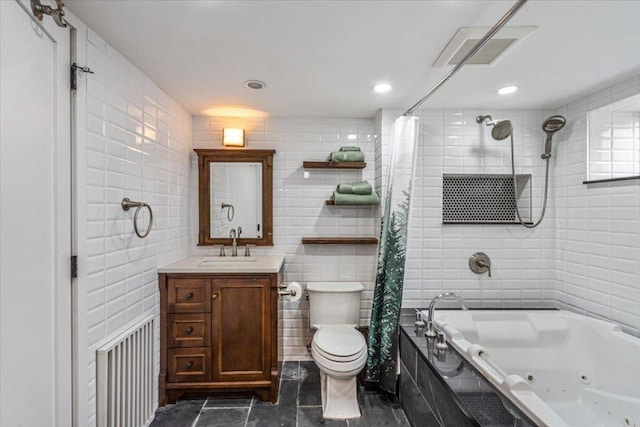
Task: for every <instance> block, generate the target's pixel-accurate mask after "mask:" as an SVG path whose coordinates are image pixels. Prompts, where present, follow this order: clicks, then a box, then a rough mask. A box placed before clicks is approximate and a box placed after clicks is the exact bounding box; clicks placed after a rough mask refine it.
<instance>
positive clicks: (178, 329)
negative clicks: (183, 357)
mask: <svg viewBox="0 0 640 427" xmlns="http://www.w3.org/2000/svg"><path fill="white" fill-rule="evenodd" d="M210 325H211V314H209V313H197V314H169V315H168V325H167V327H168V328H169V329H168V331H167V336H168V343H167V344H168V346H169V347H209V346H211V338H210V336H211V333H210V331H209V327H210Z"/></svg>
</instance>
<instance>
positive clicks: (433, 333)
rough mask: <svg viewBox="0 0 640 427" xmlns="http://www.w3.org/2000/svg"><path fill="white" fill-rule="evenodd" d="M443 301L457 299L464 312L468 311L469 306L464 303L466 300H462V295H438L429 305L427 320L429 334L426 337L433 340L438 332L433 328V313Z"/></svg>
mask: <svg viewBox="0 0 640 427" xmlns="http://www.w3.org/2000/svg"><path fill="white" fill-rule="evenodd" d="M443 299H455V300H457V301H458V302H459V303H460V305H461V306H462V309H463V310H465V311H466V310H467V304H466V303H465V302H464V298H462V297H461V296H460V295H458V294H456V293H455V292H445V293H442V294H440V295H438V296H437V297H435V298H434V299H432V300H431V303H430V304H429V318H428V319H427V332H425V335H426V336H428V337H432V338H433V337H435V336H436V331H435V328H434V327H433V311H434V310H435V308H436V305H437V304H438V302H440V301H441V300H443Z"/></svg>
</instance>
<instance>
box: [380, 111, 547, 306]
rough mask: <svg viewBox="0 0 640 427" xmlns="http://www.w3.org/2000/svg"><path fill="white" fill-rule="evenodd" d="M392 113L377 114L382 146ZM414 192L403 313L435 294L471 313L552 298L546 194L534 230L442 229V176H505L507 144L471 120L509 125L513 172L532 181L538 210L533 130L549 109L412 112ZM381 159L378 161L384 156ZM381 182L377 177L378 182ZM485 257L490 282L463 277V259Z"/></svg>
mask: <svg viewBox="0 0 640 427" xmlns="http://www.w3.org/2000/svg"><path fill="white" fill-rule="evenodd" d="M401 113H402V111H399V110H383V111H382V113H381V117H380V118H379V119H378V120H376V123H377V124H379V126H380V128H379V129H376V132H379V133H380V134H381V135H382V144H381V145H382V147H381V151H382V161H381V169H384V164H385V162H386V159H385V156H386V157H388V153H387V151H388V150H386V151H385V146H387V145H388V141H389V138H390V136H391V133H390V132H391V125H392V123H393V121H394V119H395V118H396V117H397V115H398V114H401ZM417 114H418V115H419V117H420V143H419V146H418V153H417V156H418V157H417V162H416V171H415V187H414V190H413V197H414V199H413V201H412V204H411V212H410V220H409V231H408V246H407V261H406V265H405V268H406V270H405V281H404V292H403V307H424V306H427V305H428V304H429V301H431V299H432V298H433V297H434V296H436V295H437V294H439V293H440V292H442V291H456V292H458V293H460V294H461V295H462V296H463V297H464V298H465V299H466V300H467V301H469V302H471V303H473V304H474V305H476V306H479V305H485V306H492V307H499V306H511V305H512V304H518V303H527V304H528V303H535V302H540V301H544V300H547V301H549V300H551V299H552V298H553V295H554V293H553V275H554V274H553V265H554V257H553V254H554V241H553V232H554V223H555V218H554V215H553V209H552V206H553V197H554V193H553V190H551V191H550V194H549V206H550V208H549V209H548V210H547V214H546V217H545V219H544V221H543V223H542V226H540V227H538V228H536V229H525V228H524V227H522V226H520V225H472V224H467V225H454V224H442V175H443V174H445V173H447V174H448V173H453V174H461V173H464V174H510V173H511V159H510V145H509V140H508V139H507V140H504V141H495V140H494V139H493V138H491V128H489V127H487V126H484V125H479V124H477V123H476V120H475V119H476V116H478V115H479V114H491V115H492V116H493V118H495V119H509V120H511V121H512V122H513V126H514V145H515V159H516V173H518V174H531V175H532V181H531V184H530V185H532V189H533V191H532V196H533V215H534V217H535V216H537V215H538V214H539V212H540V209H541V207H542V190H543V188H544V162H543V161H542V160H541V159H540V154H541V153H542V150H543V145H544V138H545V135H544V132H543V131H542V130H541V129H540V126H541V125H542V122H543V121H544V119H545V118H547V117H549V116H550V115H552V114H553V111H552V110H430V109H425V110H420V111H418V112H417ZM385 153H386V154H385ZM383 180H384V177H383ZM478 251H481V252H485V253H486V254H488V255H489V257H490V258H491V261H492V278H489V277H488V275H486V274H483V275H478V274H475V273H473V272H471V271H470V270H469V265H468V259H469V257H470V256H471V255H472V254H473V253H475V252H478Z"/></svg>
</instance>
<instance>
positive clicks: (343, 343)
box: [312, 325, 367, 362]
mask: <svg viewBox="0 0 640 427" xmlns="http://www.w3.org/2000/svg"><path fill="white" fill-rule="evenodd" d="M313 344H315V346H316V349H317V350H319V352H320V353H322V354H323V355H324V356H325V357H327V358H328V359H331V360H334V361H336V362H339V361H344V362H348V361H351V360H354V359H357V358H358V357H359V356H360V355H361V353H362V352H363V351H366V349H367V343H366V342H365V340H364V337H363V336H362V334H361V333H360V332H358V331H357V330H356V329H354V328H353V327H352V326H349V325H324V326H322V327H321V328H320V329H318V331H317V332H316V333H315V335H314V336H313V341H312V345H313Z"/></svg>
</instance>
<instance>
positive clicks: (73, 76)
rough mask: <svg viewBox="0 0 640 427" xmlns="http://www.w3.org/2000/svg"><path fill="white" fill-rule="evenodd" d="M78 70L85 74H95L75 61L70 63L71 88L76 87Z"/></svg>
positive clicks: (74, 88)
mask: <svg viewBox="0 0 640 427" xmlns="http://www.w3.org/2000/svg"><path fill="white" fill-rule="evenodd" d="M78 70H80V71H82V72H83V73H87V74H95V73H94V72H93V71H91V68H89V67H81V66H79V65H78V64H76V63H75V62H74V63H73V64H71V90H76V89H78Z"/></svg>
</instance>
